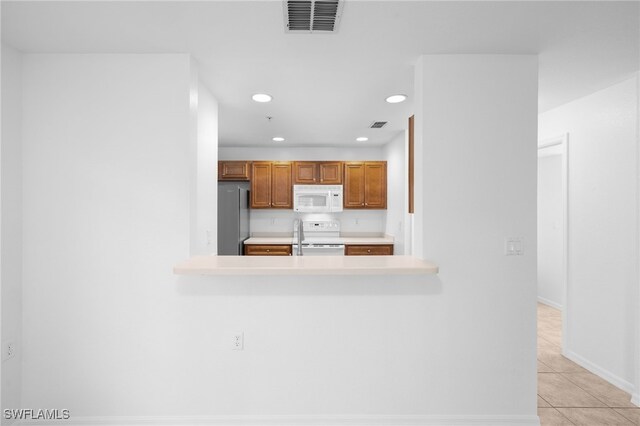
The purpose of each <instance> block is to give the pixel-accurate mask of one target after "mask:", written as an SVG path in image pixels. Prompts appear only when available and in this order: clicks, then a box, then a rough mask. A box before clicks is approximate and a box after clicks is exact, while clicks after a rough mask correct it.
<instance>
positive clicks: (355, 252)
mask: <svg viewBox="0 0 640 426" xmlns="http://www.w3.org/2000/svg"><path fill="white" fill-rule="evenodd" d="M344 254H345V255H346V256H391V255H393V244H372V245H368V246H366V245H345V247H344Z"/></svg>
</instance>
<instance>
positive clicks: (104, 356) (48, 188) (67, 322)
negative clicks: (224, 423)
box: [22, 54, 204, 417]
mask: <svg viewBox="0 0 640 426" xmlns="http://www.w3.org/2000/svg"><path fill="white" fill-rule="evenodd" d="M189 85H190V62H189V57H188V55H172V54H165V55H93V54H90V55H31V54H29V55H25V56H24V58H23V96H24V97H23V107H24V110H23V126H22V131H23V141H24V144H23V243H24V246H23V247H24V251H23V253H24V258H23V304H24V311H23V342H24V344H23V347H24V352H23V367H24V370H23V393H22V406H23V407H29V408H53V407H57V408H68V409H70V411H71V415H72V416H73V417H78V416H82V415H94V416H101V415H113V414H122V413H131V414H141V415H142V414H150V413H157V412H165V413H166V412H168V411H172V410H179V411H180V412H187V411H188V408H185V406H184V405H182V406H181V404H180V399H181V398H183V397H184V392H183V391H184V387H183V386H182V383H181V381H180V380H181V377H182V375H183V374H184V372H185V370H188V369H189V368H191V367H190V363H189V361H190V357H191V356H198V355H199V353H198V352H197V351H192V349H193V348H191V343H190V339H197V338H198V337H197V336H198V334H197V332H194V331H193V329H192V328H190V327H191V326H192V325H193V324H191V323H190V321H189V320H186V321H185V320H183V318H184V317H185V316H186V317H190V316H191V314H190V313H189V309H188V306H186V305H188V301H186V304H185V300H184V299H181V298H180V297H179V296H178V295H177V294H176V290H177V289H176V285H175V277H174V275H173V274H172V271H171V268H172V265H173V264H174V263H175V262H176V261H178V260H180V259H184V258H186V257H188V255H189V245H190V241H189V217H190V212H189V186H190V184H191V182H190V168H191V167H193V165H192V164H191V163H190V157H189V132H190V117H189ZM203 302H204V301H203ZM191 318H193V317H191ZM196 349H197V348H196ZM190 354H191V355H190Z"/></svg>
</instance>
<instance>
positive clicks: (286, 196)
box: [251, 161, 293, 209]
mask: <svg viewBox="0 0 640 426" xmlns="http://www.w3.org/2000/svg"><path fill="white" fill-rule="evenodd" d="M291 170H292V169H291V162H289V161H254V162H253V163H252V165H251V208H252V209H269V208H272V209H292V208H293V184H292V181H291Z"/></svg>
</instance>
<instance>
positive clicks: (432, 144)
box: [22, 55, 537, 424]
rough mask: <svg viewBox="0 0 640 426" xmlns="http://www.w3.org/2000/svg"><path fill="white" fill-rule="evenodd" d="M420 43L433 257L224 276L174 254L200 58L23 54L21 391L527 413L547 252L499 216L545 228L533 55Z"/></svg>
mask: <svg viewBox="0 0 640 426" xmlns="http://www.w3.org/2000/svg"><path fill="white" fill-rule="evenodd" d="M461 59H462V62H460V60H461ZM423 61H424V62H425V63H426V64H427V65H428V66H425V67H424V68H422V66H421V67H419V70H420V72H419V74H418V76H417V78H418V79H420V80H423V81H424V85H423V87H424V92H422V93H420V94H419V98H420V99H421V102H422V103H424V108H421V110H422V111H423V112H424V114H423V115H416V117H417V121H418V122H421V121H424V119H425V117H427V116H428V117H430V118H433V119H432V120H430V122H429V123H430V125H431V126H432V127H428V128H425V127H424V126H423V127H421V131H422V132H423V133H418V132H417V136H418V140H417V144H421V143H422V144H424V145H425V146H424V149H423V150H422V151H421V152H422V153H423V156H422V157H420V158H419V160H418V161H419V162H420V163H421V166H420V167H416V169H417V170H422V172H421V173H422V174H420V175H419V176H417V177H418V178H419V179H420V180H418V181H417V188H416V190H417V191H418V192H421V193H423V194H424V197H423V198H424V200H423V201H425V202H424V203H423V204H421V205H420V206H421V207H422V206H424V209H422V210H419V211H418V212H417V213H416V215H420V216H422V217H423V220H422V221H421V223H422V224H424V228H423V231H424V234H423V235H421V241H422V242H423V243H424V246H425V247H424V249H423V250H422V252H423V253H424V254H425V255H427V256H428V257H431V258H433V259H434V260H436V261H438V262H440V264H441V268H442V269H441V274H440V275H439V276H428V277H393V280H392V281H393V282H390V280H389V277H364V276H363V277H331V279H327V278H326V277H309V278H305V280H304V281H303V282H301V280H300V279H299V278H298V277H268V276H267V277H238V278H236V279H234V280H232V281H231V280H229V279H227V278H224V277H221V278H216V277H176V276H173V275H172V274H171V267H172V265H173V264H175V262H176V261H177V260H180V259H182V258H184V257H186V256H187V255H188V253H189V250H190V238H189V235H190V232H189V230H190V224H189V222H190V217H191V212H190V208H189V206H190V200H189V195H190V191H189V187H190V186H191V185H192V184H193V180H192V173H191V167H194V165H193V164H192V163H191V161H190V160H191V159H192V157H191V156H190V155H191V153H192V147H191V146H190V133H189V132H190V130H191V127H192V126H191V124H192V122H193V121H192V116H191V115H190V112H189V97H188V96H189V89H190V80H191V71H190V62H189V58H188V57H187V56H185V55H27V56H26V57H25V60H24V118H23V120H24V121H23V132H24V134H23V137H24V146H23V161H24V163H23V164H24V175H23V176H24V188H23V197H24V216H23V220H24V234H23V238H24V248H25V249H24V269H23V272H24V277H23V280H24V284H23V286H24V295H23V297H24V380H23V385H24V387H23V401H22V405H23V406H25V407H66V408H69V409H70V410H71V415H72V417H73V418H74V419H75V420H76V422H79V423H78V424H86V423H88V422H89V421H90V420H88V419H86V418H85V419H84V420H83V417H85V416H90V417H93V420H94V421H99V420H100V419H102V420H103V421H104V423H109V421H115V420H114V419H113V416H125V417H126V416H136V417H130V418H125V419H119V420H118V421H120V422H129V423H131V424H136V423H138V424H140V423H142V422H146V423H147V424H149V423H153V422H154V420H153V418H150V417H149V416H177V418H174V419H173V421H174V423H175V424H188V423H192V424H195V423H196V422H197V421H200V423H202V422H203V421H204V422H207V421H209V422H212V421H219V422H221V421H227V422H229V421H235V420H238V421H240V422H243V421H244V422H245V423H246V422H250V421H254V423H256V422H257V423H261V422H265V421H266V420H268V419H269V417H268V416H276V420H275V423H277V424H281V423H282V421H283V418H282V417H277V416H281V415H293V416H299V417H297V420H296V419H293V420H294V421H298V422H299V423H305V422H306V423H312V422H314V421H315V422H316V424H317V422H318V418H320V419H323V420H322V422H323V423H325V424H336V423H340V422H342V424H344V422H347V421H360V422H361V423H362V422H367V423H378V424H380V423H382V422H386V424H398V423H399V422H408V423H418V424H429V423H434V422H439V424H443V423H444V424H447V423H452V422H456V421H457V422H465V421H466V422H468V423H472V422H473V423H474V424H481V423H482V422H484V424H495V423H496V422H497V421H500V422H507V423H510V424H535V303H534V301H535V262H534V259H535V256H534V255H532V256H531V257H528V256H525V257H523V258H513V259H507V258H504V257H503V256H502V255H501V250H502V237H503V235H505V234H507V235H511V234H512V233H517V234H518V235H523V236H524V237H525V238H527V239H530V240H531V241H533V240H534V239H535V235H534V232H535V214H534V213H533V212H534V211H535V195H534V194H535V142H536V140H535V139H536V138H535V117H536V81H537V79H536V72H535V70H536V62H535V58H531V57H510V56H501V57H492V56H472V57H467V56H462V57H460V59H457V60H453V59H451V58H450V57H446V56H445V57H432V58H425V59H423ZM488 81H491V82H492V83H491V84H486V83H487V82H488ZM467 84H468V85H469V87H466V85H467ZM440 108H442V111H440ZM479 112H480V114H479ZM450 114H451V115H450ZM455 114H459V115H458V116H454V115H455ZM505 118H506V119H507V120H506V123H508V124H506V125H505ZM460 123H464V124H465V125H460ZM447 129H449V130H452V129H453V131H452V132H450V131H445V130H447ZM432 136H433V138H432ZM445 136H446V137H445ZM421 141H423V142H421ZM427 150H428V151H429V155H426V152H427ZM485 151H486V152H485ZM480 153H484V154H482V155H480ZM502 155H505V156H506V155H508V158H509V160H510V162H509V163H508V164H509V167H511V168H509V169H507V170H505V173H504V176H512V175H515V176H517V177H516V178H512V179H511V180H506V179H502V177H503V175H502V174H500V173H498V172H497V171H496V170H503V169H504V164H503V163H504V161H502V160H503V159H504V157H501V156H502ZM381 157H382V155H381ZM244 158H246V157H244ZM381 159H382V158H381ZM514 171H517V172H518V173H514ZM433 182H438V184H437V185H435V184H433ZM427 200H428V201H429V203H430V204H429V205H428V206H427V203H426V201H427ZM532 249H533V248H532ZM232 331H243V332H244V333H245V350H244V351H232V350H230V348H229V341H228V337H229V333H230V332H232ZM189 416H201V417H200V418H199V420H198V419H193V418H189ZM224 416H231V417H230V418H229V417H224ZM265 416H266V417H265ZM465 416H471V417H465ZM483 416H484V417H483ZM105 418H106V419H105ZM155 419H156V420H155V422H157V421H158V419H157V418H155ZM203 419H204V420H203ZM225 419H226V420H225ZM498 419H499V420H498ZM271 420H272V421H273V418H271ZM288 421H292V419H291V418H288ZM104 423H103V424H104Z"/></svg>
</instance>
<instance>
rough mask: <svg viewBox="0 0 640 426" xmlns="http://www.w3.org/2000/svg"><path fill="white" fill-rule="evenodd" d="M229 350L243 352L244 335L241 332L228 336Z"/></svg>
mask: <svg viewBox="0 0 640 426" xmlns="http://www.w3.org/2000/svg"><path fill="white" fill-rule="evenodd" d="M229 341H230V343H231V349H232V350H234V351H242V350H244V333H243V332H241V331H237V332H233V333H231V336H230V340H229Z"/></svg>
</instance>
